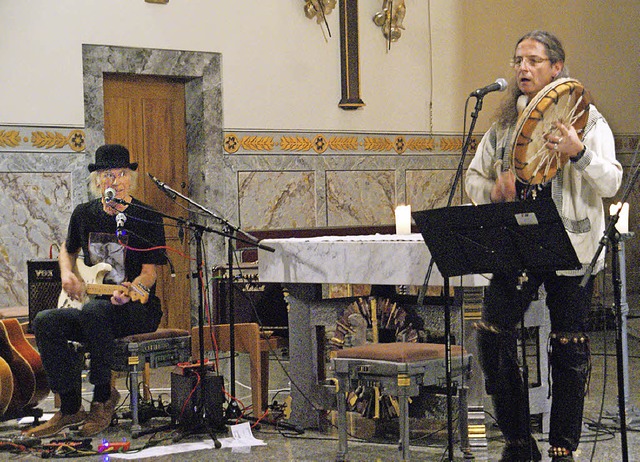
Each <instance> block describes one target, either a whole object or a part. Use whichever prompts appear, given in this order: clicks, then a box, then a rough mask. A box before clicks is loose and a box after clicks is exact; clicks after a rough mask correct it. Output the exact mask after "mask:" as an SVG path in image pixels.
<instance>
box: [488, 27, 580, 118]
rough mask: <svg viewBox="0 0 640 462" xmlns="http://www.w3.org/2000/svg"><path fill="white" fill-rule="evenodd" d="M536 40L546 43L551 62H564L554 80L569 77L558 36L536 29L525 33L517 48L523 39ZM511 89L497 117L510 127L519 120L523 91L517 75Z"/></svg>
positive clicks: (545, 46)
mask: <svg viewBox="0 0 640 462" xmlns="http://www.w3.org/2000/svg"><path fill="white" fill-rule="evenodd" d="M527 39H531V40H535V41H536V42H539V43H542V45H544V48H545V51H546V52H547V57H548V58H549V62H550V63H551V64H555V63H557V62H561V63H562V64H563V66H562V70H561V71H560V72H558V75H556V76H555V78H554V80H556V79H561V78H563V77H569V70H568V69H567V67H566V66H564V60H565V55H564V48H563V47H562V43H560V40H558V38H557V37H556V36H555V35H553V34H551V33H549V32H546V31H543V30H534V31H531V32H529V33H527V34H525V35H523V36H522V37H521V38H520V40H518V43H516V46H515V48H514V50H515V49H516V48H518V45H520V43H521V42H522V41H523V40H527ZM510 87H511V90H510V92H509V94H508V95H507V96H506V97H505V98H504V99H503V100H502V103H501V104H500V107H499V108H498V111H497V114H496V119H497V123H498V125H500V126H501V127H503V128H507V127H510V126H512V125H514V124H515V123H516V121H517V120H518V108H517V101H518V98H519V97H520V95H522V94H523V93H522V91H520V89H519V88H518V85H517V82H516V81H515V77H514V78H513V79H512V82H511V85H510Z"/></svg>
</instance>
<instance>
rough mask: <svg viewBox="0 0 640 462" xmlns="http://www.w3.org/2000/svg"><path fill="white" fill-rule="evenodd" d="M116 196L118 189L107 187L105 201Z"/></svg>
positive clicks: (109, 200)
mask: <svg viewBox="0 0 640 462" xmlns="http://www.w3.org/2000/svg"><path fill="white" fill-rule="evenodd" d="M115 197H116V190H115V189H113V188H107V189H105V190H104V200H105V202H111V201H112V200H113V199H114V198H115Z"/></svg>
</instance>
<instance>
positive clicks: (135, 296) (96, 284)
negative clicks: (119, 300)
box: [58, 258, 149, 309]
mask: <svg viewBox="0 0 640 462" xmlns="http://www.w3.org/2000/svg"><path fill="white" fill-rule="evenodd" d="M76 267H77V269H78V275H79V276H80V278H81V279H82V280H83V281H84V283H85V291H86V294H85V297H84V299H83V300H74V299H72V298H71V297H70V296H69V294H68V293H67V292H65V291H64V289H63V290H62V292H60V296H59V297H58V308H76V309H82V306H83V305H84V304H85V303H87V302H88V301H89V296H90V295H111V294H113V292H114V291H115V290H120V291H122V292H124V293H125V294H126V295H127V296H129V297H131V300H133V301H136V302H140V303H143V304H144V303H147V301H148V300H149V292H148V291H147V290H145V289H143V288H142V287H139V286H137V285H132V286H131V287H125V286H122V285H118V284H103V283H102V281H103V280H104V277H105V275H107V274H108V273H109V271H111V269H112V266H111V265H110V264H108V263H97V264H95V265H93V266H87V265H85V264H84V261H83V259H82V258H78V259H77V260H76Z"/></svg>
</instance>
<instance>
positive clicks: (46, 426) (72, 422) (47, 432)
mask: <svg viewBox="0 0 640 462" xmlns="http://www.w3.org/2000/svg"><path fill="white" fill-rule="evenodd" d="M86 417H87V413H86V412H85V411H84V409H83V408H80V410H79V411H78V412H76V413H75V414H70V415H65V414H63V413H62V412H60V411H58V412H56V413H55V414H53V417H51V418H50V419H49V420H47V421H46V422H45V423H43V424H40V425H38V426H37V427H33V428H30V429H28V430H25V431H24V432H22V434H23V435H26V436H31V437H35V438H46V437H48V436H53V435H57V434H58V433H60V432H61V431H62V430H66V429H67V428H71V427H78V426H80V425H82V422H84V421H85V418H86Z"/></svg>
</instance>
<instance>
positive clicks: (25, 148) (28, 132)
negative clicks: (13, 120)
mask: <svg viewBox="0 0 640 462" xmlns="http://www.w3.org/2000/svg"><path fill="white" fill-rule="evenodd" d="M84 148H85V135H84V130H83V129H78V128H60V127H47V126H40V127H26V126H23V127H21V126H2V125H0V152H1V151H21V152H43V151H45V152H81V151H83V150H84Z"/></svg>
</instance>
